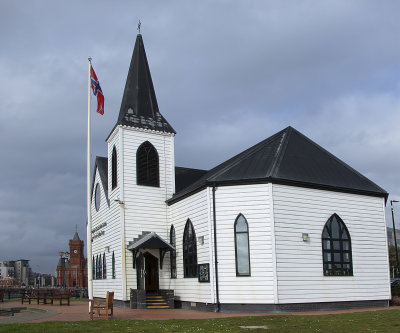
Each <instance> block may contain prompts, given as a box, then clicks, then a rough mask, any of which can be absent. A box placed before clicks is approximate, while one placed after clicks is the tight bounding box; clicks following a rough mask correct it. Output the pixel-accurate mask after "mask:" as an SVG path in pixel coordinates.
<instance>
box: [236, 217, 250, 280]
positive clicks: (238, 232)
mask: <svg viewBox="0 0 400 333" xmlns="http://www.w3.org/2000/svg"><path fill="white" fill-rule="evenodd" d="M241 217H242V218H243V219H244V222H245V223H246V227H247V231H237V230H236V226H237V223H238V221H239V219H240V218H241ZM233 229H234V233H235V263H236V276H251V265H250V239H249V223H248V222H247V219H246V218H245V216H244V215H243V214H241V213H240V214H239V215H238V216H237V217H236V220H235V223H234V228H233ZM237 234H247V256H248V262H249V273H240V272H239V269H238V244H237Z"/></svg>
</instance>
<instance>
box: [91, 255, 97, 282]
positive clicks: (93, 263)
mask: <svg viewBox="0 0 400 333" xmlns="http://www.w3.org/2000/svg"><path fill="white" fill-rule="evenodd" d="M92 277H93V279H94V280H96V261H95V259H94V256H93V260H92Z"/></svg>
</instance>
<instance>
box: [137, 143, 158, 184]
mask: <svg viewBox="0 0 400 333" xmlns="http://www.w3.org/2000/svg"><path fill="white" fill-rule="evenodd" d="M136 177H137V184H138V185H146V186H154V187H158V186H160V176H159V169H158V153H157V150H156V149H155V148H154V146H153V145H152V144H151V143H150V142H149V141H146V142H144V143H142V144H141V146H140V147H139V148H138V150H137V152H136Z"/></svg>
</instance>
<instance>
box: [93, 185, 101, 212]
mask: <svg viewBox="0 0 400 333" xmlns="http://www.w3.org/2000/svg"><path fill="white" fill-rule="evenodd" d="M100 191H101V189H100V183H96V187H95V189H94V208H95V209H96V212H98V211H99V209H100V206H101V192H100ZM97 198H98V199H99V200H98V202H97Z"/></svg>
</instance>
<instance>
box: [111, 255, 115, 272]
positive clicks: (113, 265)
mask: <svg viewBox="0 0 400 333" xmlns="http://www.w3.org/2000/svg"><path fill="white" fill-rule="evenodd" d="M111 260H112V261H111V266H112V267H111V268H112V278H113V279H115V256H114V251H113V254H112V259H111Z"/></svg>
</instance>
